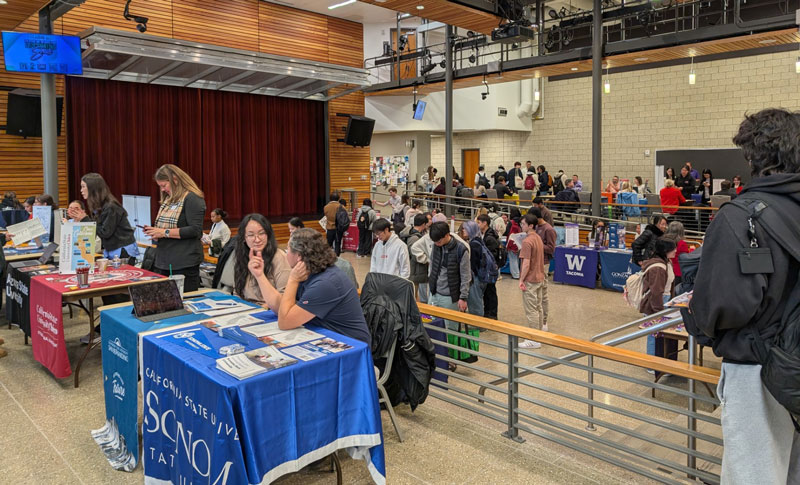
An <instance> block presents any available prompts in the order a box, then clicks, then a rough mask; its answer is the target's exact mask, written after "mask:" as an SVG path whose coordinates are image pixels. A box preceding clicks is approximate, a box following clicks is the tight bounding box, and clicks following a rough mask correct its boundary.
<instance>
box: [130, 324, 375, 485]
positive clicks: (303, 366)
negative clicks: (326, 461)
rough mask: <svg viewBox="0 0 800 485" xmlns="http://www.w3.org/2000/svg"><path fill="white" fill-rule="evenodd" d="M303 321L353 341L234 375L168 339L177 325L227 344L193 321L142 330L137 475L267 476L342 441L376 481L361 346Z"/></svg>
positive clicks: (240, 479) (371, 393) (252, 342)
mask: <svg viewBox="0 0 800 485" xmlns="http://www.w3.org/2000/svg"><path fill="white" fill-rule="evenodd" d="M312 329H313V330H314V331H316V332H319V333H321V334H324V335H325V336H328V337H331V338H333V339H336V340H338V341H340V342H345V343H347V344H349V345H351V346H352V347H353V348H352V349H349V350H345V351H342V352H339V353H336V354H330V355H326V356H324V357H321V358H318V359H316V360H312V361H308V362H303V361H299V362H297V363H296V364H293V365H290V366H287V367H283V368H280V369H276V370H272V371H269V372H266V373H263V374H260V375H257V376H254V377H251V378H249V379H244V380H241V381H240V380H237V379H235V378H233V377H231V376H229V375H228V374H226V373H224V372H222V371H220V370H218V369H216V367H215V359H214V358H212V357H210V356H207V355H205V354H203V353H200V352H196V351H193V350H191V349H189V348H186V347H183V346H180V345H177V344H176V343H173V342H171V341H170V338H169V335H170V334H176V333H177V332H180V334H182V335H188V334H189V333H191V334H193V336H194V338H199V339H201V340H204V341H207V342H208V344H209V345H210V346H211V347H213V348H214V349H219V348H220V347H222V346H223V345H229V344H230V343H231V341H230V340H226V339H222V338H220V337H218V336H217V334H215V333H214V332H211V331H210V330H208V329H206V328H205V327H203V326H202V325H192V324H189V325H186V326H182V327H181V328H179V329H174V328H173V329H168V330H165V331H164V332H160V333H156V334H150V335H146V336H143V338H142V350H141V361H142V362H141V366H142V369H143V371H144V373H143V376H142V383H143V393H144V406H145V408H144V416H145V417H144V423H143V439H144V450H145V451H144V473H145V483H166V481H171V482H172V483H217V484H224V483H228V484H244V483H251V484H256V483H271V482H272V481H274V480H275V479H277V478H278V477H280V476H282V475H284V474H286V473H291V472H294V471H297V470H300V469H301V468H302V467H304V466H306V465H308V464H310V463H312V462H314V461H316V460H319V459H321V458H324V457H325V456H327V455H329V454H330V453H332V452H334V451H336V450H337V449H343V448H345V449H347V451H348V452H349V453H350V454H351V456H353V457H354V458H361V459H365V461H366V462H367V464H368V468H369V471H370V474H371V476H372V478H373V480H374V481H375V482H376V483H379V484H383V483H385V476H386V473H385V463H384V450H383V436H382V430H381V417H380V408H379V406H378V392H377V387H376V384H375V374H374V371H373V364H372V355H371V353H370V350H369V347H368V346H367V345H366V344H364V343H363V342H360V341H357V340H354V339H350V338H347V337H344V336H342V335H339V334H337V333H335V332H331V331H329V330H326V329H321V328H316V327H312ZM176 336H177V334H176ZM248 339H249V343H248V345H247V346H246V347H247V348H248V349H251V348H257V347H261V346H263V344H261V343H260V342H258V341H257V340H256V339H254V338H251V337H249V336H248ZM162 481H163V482H162Z"/></svg>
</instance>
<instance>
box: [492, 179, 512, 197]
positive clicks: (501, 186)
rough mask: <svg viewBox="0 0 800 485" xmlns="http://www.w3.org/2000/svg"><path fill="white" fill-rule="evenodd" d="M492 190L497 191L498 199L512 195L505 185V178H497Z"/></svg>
mask: <svg viewBox="0 0 800 485" xmlns="http://www.w3.org/2000/svg"><path fill="white" fill-rule="evenodd" d="M494 190H496V191H497V198H498V199H503V198H505V196H506V195H508V196H509V197H510V196H511V195H513V194H514V192H513V191H512V190H511V189H510V188H508V185H506V179H505V177H497V183H496V184H494Z"/></svg>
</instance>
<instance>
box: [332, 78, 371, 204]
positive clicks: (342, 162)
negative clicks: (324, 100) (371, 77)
mask: <svg viewBox="0 0 800 485" xmlns="http://www.w3.org/2000/svg"><path fill="white" fill-rule="evenodd" d="M342 90H343V88H340V89H336V90H333V91H334V92H336V91H339V92H341V91H342ZM336 113H342V114H353V115H363V114H364V94H363V93H353V94H348V95H347V96H342V97H341V98H336V99H334V100H331V101H329V102H328V130H329V134H328V145H329V147H330V148H329V160H330V181H331V190H335V189H343V188H351V189H356V190H359V191H368V190H369V147H365V148H355V147H351V146H349V145H345V144H344V143H342V142H340V141H337V140H338V139H340V138H344V135H345V131H344V130H345V129H346V128H347V118H345V117H343V116H336ZM362 176H363V177H364V180H361V178H362Z"/></svg>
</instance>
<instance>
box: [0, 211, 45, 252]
mask: <svg viewBox="0 0 800 485" xmlns="http://www.w3.org/2000/svg"><path fill="white" fill-rule="evenodd" d="M6 230H7V231H8V232H9V233H11V234H13V235H14V237H13V238H12V239H11V240H12V241H13V242H14V246H19V245H20V244H24V243H26V242H28V241H30V240H31V239H33V238H35V237H39V236H41V235H43V234H47V230H45V228H44V226H43V225H42V221H40V220H39V219H36V218H33V219H28V220H27V221H25V222H20V223H19V224H12V225H10V226H8V227H7V228H6Z"/></svg>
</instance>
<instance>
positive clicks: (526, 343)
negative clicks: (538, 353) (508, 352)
mask: <svg viewBox="0 0 800 485" xmlns="http://www.w3.org/2000/svg"><path fill="white" fill-rule="evenodd" d="M541 346H542V344H540V343H539V342H534V341H533V340H527V339H526V340H523V341H522V342H520V343H519V348H521V349H538V348H539V347H541Z"/></svg>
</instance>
